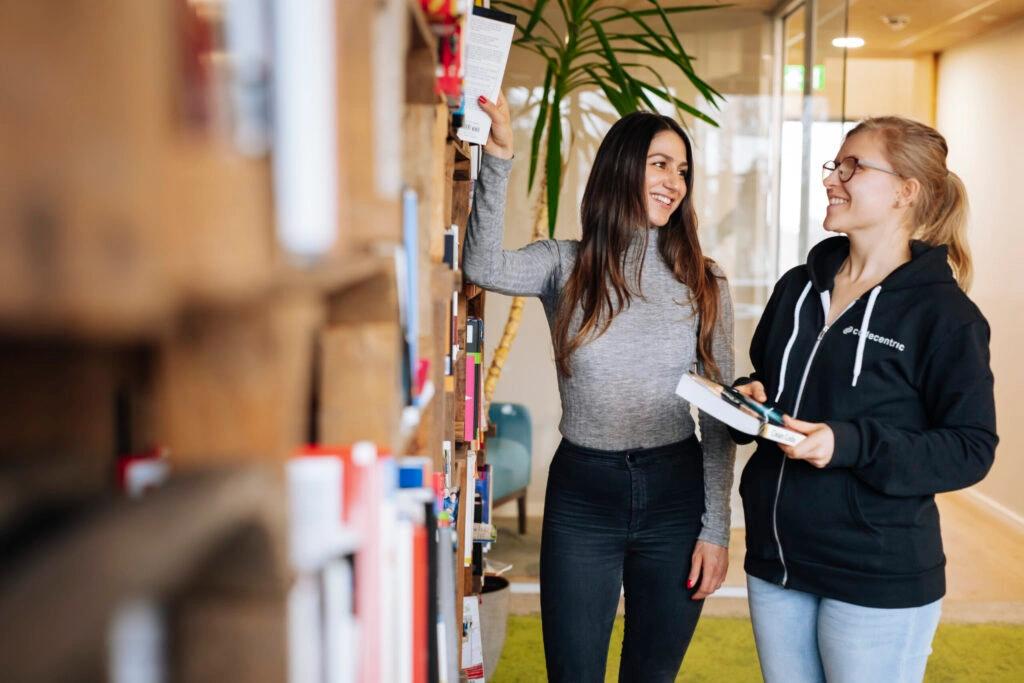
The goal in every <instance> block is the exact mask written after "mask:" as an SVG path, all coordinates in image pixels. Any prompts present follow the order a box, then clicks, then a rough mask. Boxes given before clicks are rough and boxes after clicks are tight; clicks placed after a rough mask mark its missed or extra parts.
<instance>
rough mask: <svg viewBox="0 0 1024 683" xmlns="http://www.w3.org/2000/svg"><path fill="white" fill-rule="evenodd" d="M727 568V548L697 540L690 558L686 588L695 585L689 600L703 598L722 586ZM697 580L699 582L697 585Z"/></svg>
mask: <svg viewBox="0 0 1024 683" xmlns="http://www.w3.org/2000/svg"><path fill="white" fill-rule="evenodd" d="M728 570H729V549H728V548H723V547H722V546H720V545H715V544H714V543H708V542H707V541H697V547H696V548H694V549H693V557H692V558H691V559H690V577H689V579H688V580H687V581H686V587H687V588H693V587H694V586H697V592H696V593H694V594H693V596H692V597H691V598H690V599H691V600H703V599H704V598H706V597H708V596H709V595H711V594H712V593H714V592H715V591H716V590H718V589H719V588H721V587H722V582H723V581H725V573H726V572H727V571H728ZM698 581H699V582H700V584H699V585H698Z"/></svg>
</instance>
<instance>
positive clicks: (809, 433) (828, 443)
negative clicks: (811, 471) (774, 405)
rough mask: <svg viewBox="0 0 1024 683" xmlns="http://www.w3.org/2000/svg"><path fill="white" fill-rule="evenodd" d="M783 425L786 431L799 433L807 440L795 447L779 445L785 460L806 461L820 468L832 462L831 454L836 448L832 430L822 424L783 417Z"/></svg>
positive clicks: (787, 416)
mask: <svg viewBox="0 0 1024 683" xmlns="http://www.w3.org/2000/svg"><path fill="white" fill-rule="evenodd" d="M783 424H784V425H785V426H786V428H787V429H792V430H793V431H794V432H800V433H801V434H803V435H804V436H806V437H807V438H805V439H804V440H803V441H801V442H800V443H798V444H796V445H795V446H787V445H785V444H779V448H780V449H782V452H783V453H785V454H786V457H787V458H791V459H793V460H806V461H807V462H808V463H810V464H812V465H814V466H815V467H818V468H821V467H825V466H826V465H828V464H829V463H830V462H832V453H833V452H834V451H835V447H836V436H835V434H834V433H833V432H832V428H831V427H829V426H828V425H827V424H825V423H823V422H804V421H802V420H796V419H793V418H792V417H790V416H789V415H785V416H784V417H783Z"/></svg>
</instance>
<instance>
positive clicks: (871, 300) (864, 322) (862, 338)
mask: <svg viewBox="0 0 1024 683" xmlns="http://www.w3.org/2000/svg"><path fill="white" fill-rule="evenodd" d="M881 291H882V285H878V286H876V287H875V288H874V289H872V290H871V296H869V297H868V305H867V308H865V309H864V318H863V319H861V321H860V335H859V338H858V339H857V357H856V359H855V360H854V361H853V382H852V383H851V384H850V386H851V387H855V386H857V378H859V377H860V369H861V366H862V365H864V345H865V344H866V343H867V341H868V323H869V322H870V321H871V312H872V311H874V310H875V299H877V298H878V295H879V293H880V292H881Z"/></svg>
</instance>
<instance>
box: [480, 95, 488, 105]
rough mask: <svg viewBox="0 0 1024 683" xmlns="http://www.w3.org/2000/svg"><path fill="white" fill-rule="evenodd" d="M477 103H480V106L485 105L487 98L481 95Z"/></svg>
mask: <svg viewBox="0 0 1024 683" xmlns="http://www.w3.org/2000/svg"><path fill="white" fill-rule="evenodd" d="M479 101H480V104H487V98H486V97H484V96H483V95H481V96H480V100H479Z"/></svg>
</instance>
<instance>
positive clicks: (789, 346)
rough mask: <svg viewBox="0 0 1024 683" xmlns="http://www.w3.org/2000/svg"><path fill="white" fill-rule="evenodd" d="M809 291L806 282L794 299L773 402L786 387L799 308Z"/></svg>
mask: <svg viewBox="0 0 1024 683" xmlns="http://www.w3.org/2000/svg"><path fill="white" fill-rule="evenodd" d="M809 291H811V283H810V282H808V283H807V286H806V287H804V291H803V292H801V293H800V298H799V299H797V300H796V308H794V309H793V334H791V335H789V341H788V342H786V350H785V351H784V352H783V353H782V370H781V372H780V373H779V390H778V391H777V392H776V393H775V402H776V403H778V402H779V397H780V396H782V390H783V389H785V388H786V368H787V366H788V365H789V352H790V351H792V350H793V344H794V343H795V342H796V335H797V333H799V332H800V309H801V308H802V307H803V305H804V299H806V298H807V292H809Z"/></svg>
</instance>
